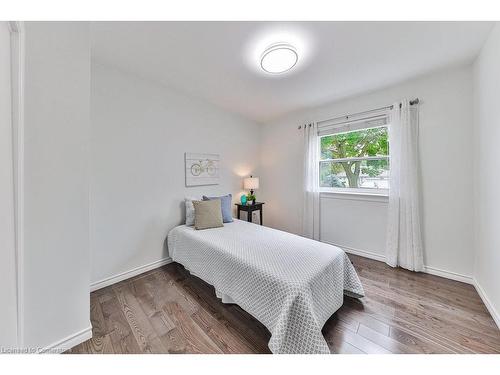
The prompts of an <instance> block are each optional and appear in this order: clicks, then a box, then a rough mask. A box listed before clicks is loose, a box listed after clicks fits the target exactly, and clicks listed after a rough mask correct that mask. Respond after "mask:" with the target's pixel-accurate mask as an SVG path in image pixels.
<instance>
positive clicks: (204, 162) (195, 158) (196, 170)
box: [184, 152, 220, 186]
mask: <svg viewBox="0 0 500 375" xmlns="http://www.w3.org/2000/svg"><path fill="white" fill-rule="evenodd" d="M184 161H185V167H186V186H200V185H218V184H219V161H220V158H219V155H218V154H196V153H190V152H186V153H185V154H184Z"/></svg>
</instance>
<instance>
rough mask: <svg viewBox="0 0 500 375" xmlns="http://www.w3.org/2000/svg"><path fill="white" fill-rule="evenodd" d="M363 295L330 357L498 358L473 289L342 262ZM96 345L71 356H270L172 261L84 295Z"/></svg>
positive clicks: (264, 333)
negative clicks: (482, 355) (352, 269)
mask: <svg viewBox="0 0 500 375" xmlns="http://www.w3.org/2000/svg"><path fill="white" fill-rule="evenodd" d="M349 257H350V258H351V260H352V261H353V263H354V265H355V267H356V270H357V271H358V274H359V276H360V278H361V282H362V283H363V286H364V288H365V292H366V297H365V298H363V299H362V300H357V299H353V298H348V297H345V301H344V305H343V306H342V307H341V308H340V309H339V310H338V311H337V312H336V313H335V314H334V315H333V316H332V317H331V318H330V319H329V320H328V321H327V323H326V324H325V326H324V328H323V334H324V336H325V338H326V340H327V342H328V345H329V346H330V349H331V351H332V353H499V352H500V331H499V330H498V328H497V327H496V325H495V323H494V321H493V320H492V318H491V317H490V315H489V314H488V311H487V310H486V307H485V306H484V304H483V303H482V301H481V299H480V298H479V296H478V294H477V293H476V291H475V289H474V288H473V287H472V286H470V285H467V284H463V283H459V282H456V281H451V280H447V279H443V278H440V277H437V276H432V275H428V274H416V273H412V272H409V271H405V270H401V269H392V268H390V267H388V266H386V265H385V264H383V263H381V262H377V261H373V260H369V259H366V258H361V257H357V256H353V255H350V256H349ZM91 319H92V325H93V338H92V339H91V340H88V341H86V342H84V343H82V344H80V345H78V346H77V347H75V348H73V349H72V350H70V351H69V352H70V353H269V349H268V348H267V342H268V340H269V338H270V334H269V331H268V330H267V329H266V328H265V327H264V326H263V325H262V324H260V323H259V322H258V321H257V320H255V319H254V318H253V317H252V316H250V315H249V314H247V313H246V312H245V311H243V310H242V309H240V308H239V307H238V306H236V305H224V304H223V303H221V302H220V301H219V300H218V299H217V298H216V297H215V294H214V290H213V288H212V287H211V286H209V285H208V284H206V283H204V282H203V281H201V280H200V279H198V278H196V277H194V276H191V275H189V273H188V272H187V271H186V270H184V268H183V267H182V266H180V265H178V264H175V263H172V264H169V265H166V266H164V267H162V268H159V269H156V270H153V271H151V272H148V273H145V274H142V275H140V276H137V277H134V278H132V279H129V280H126V281H123V282H120V283H118V284H115V285H112V286H110V287H107V288H104V289H101V290H98V291H96V292H93V293H92V294H91Z"/></svg>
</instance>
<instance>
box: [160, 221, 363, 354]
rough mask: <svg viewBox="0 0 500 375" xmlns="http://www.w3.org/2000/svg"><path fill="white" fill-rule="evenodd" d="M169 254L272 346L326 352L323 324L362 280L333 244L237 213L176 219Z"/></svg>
mask: <svg viewBox="0 0 500 375" xmlns="http://www.w3.org/2000/svg"><path fill="white" fill-rule="evenodd" d="M168 248H169V253H170V256H171V257H172V259H173V260H174V261H175V262H178V263H180V264H182V265H183V266H184V267H185V268H186V269H187V270H189V271H190V272H191V273H192V274H194V275H195V276H198V277H200V278H201V279H202V280H204V281H206V282H207V283H209V284H211V285H213V286H214V287H215V289H216V292H217V295H218V296H219V297H222V299H223V302H228V301H231V302H234V303H237V304H238V305H239V306H240V307H242V308H243V309H244V310H246V311H247V312H248V313H250V314H252V315H253V316H254V317H255V318H256V319H258V320H259V321H260V322H261V323H262V324H264V325H265V326H266V327H267V328H268V329H269V331H270V332H271V340H270V341H269V349H270V350H271V351H272V352H273V353H330V351H329V349H328V345H327V344H326V341H325V339H324V337H323V335H322V333H321V329H322V327H323V325H324V324H325V322H326V321H327V320H328V318H329V317H330V316H331V315H332V314H333V313H334V312H335V311H337V309H338V308H339V307H340V306H342V303H343V295H344V294H347V295H350V296H353V297H362V296H363V295H364V291H363V287H362V285H361V282H360V281H359V278H358V275H357V274H356V271H355V270H354V267H353V266H352V264H351V262H350V261H349V259H348V258H347V255H346V254H345V253H344V251H342V250H341V249H339V248H338V247H335V246H331V245H328V244H324V243H322V242H318V241H313V240H310V239H307V238H304V237H300V236H296V235H293V234H290V233H286V232H282V231H279V230H275V229H271V228H266V227H262V226H260V225H256V224H251V223H247V222H244V221H240V220H235V221H234V222H233V223H227V224H224V227H222V228H215V229H206V230H195V229H194V228H193V227H187V226H185V225H181V226H178V227H176V228H174V229H172V230H171V231H170V233H169V234H168Z"/></svg>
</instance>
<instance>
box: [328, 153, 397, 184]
mask: <svg viewBox="0 0 500 375" xmlns="http://www.w3.org/2000/svg"><path fill="white" fill-rule="evenodd" d="M319 175H320V177H319V186H320V187H325V188H363V189H389V160H388V159H386V158H384V159H374V160H358V161H348V162H335V161H322V162H320V168H319Z"/></svg>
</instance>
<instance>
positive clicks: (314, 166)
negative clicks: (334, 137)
mask: <svg viewBox="0 0 500 375" xmlns="http://www.w3.org/2000/svg"><path fill="white" fill-rule="evenodd" d="M302 131H303V135H302V136H303V142H304V202H303V212H302V213H303V214H302V235H303V236H305V237H309V238H312V239H315V240H319V189H318V184H319V143H318V142H319V137H318V127H317V125H316V124H315V123H311V124H306V125H304V126H303V128H302Z"/></svg>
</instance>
